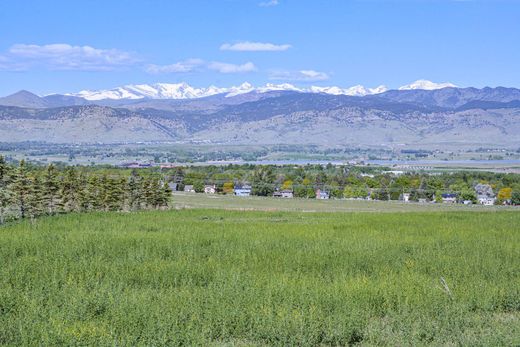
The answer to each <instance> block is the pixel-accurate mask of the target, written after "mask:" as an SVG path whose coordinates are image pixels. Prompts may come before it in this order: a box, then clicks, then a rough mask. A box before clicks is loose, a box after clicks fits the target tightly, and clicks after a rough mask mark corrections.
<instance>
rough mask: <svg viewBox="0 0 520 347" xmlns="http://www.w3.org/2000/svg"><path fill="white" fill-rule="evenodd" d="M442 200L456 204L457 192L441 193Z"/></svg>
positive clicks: (445, 202)
mask: <svg viewBox="0 0 520 347" xmlns="http://www.w3.org/2000/svg"><path fill="white" fill-rule="evenodd" d="M441 197H442V202H443V203H444V204H454V203H456V202H457V194H454V193H445V194H442V195H441Z"/></svg>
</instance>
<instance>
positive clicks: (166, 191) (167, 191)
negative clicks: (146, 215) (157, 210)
mask: <svg viewBox="0 0 520 347" xmlns="http://www.w3.org/2000/svg"><path fill="white" fill-rule="evenodd" d="M158 195H159V206H160V207H168V205H169V204H170V200H171V196H172V190H171V188H170V186H169V185H168V182H164V183H163V185H162V187H161V189H160V190H159V191H158Z"/></svg>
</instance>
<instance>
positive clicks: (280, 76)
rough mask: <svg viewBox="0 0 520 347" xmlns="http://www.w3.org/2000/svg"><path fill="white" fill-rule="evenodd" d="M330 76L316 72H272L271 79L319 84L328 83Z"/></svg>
mask: <svg viewBox="0 0 520 347" xmlns="http://www.w3.org/2000/svg"><path fill="white" fill-rule="evenodd" d="M329 78H330V76H329V75H328V74H327V73H325V72H320V71H314V70H300V71H271V73H270V74H269V79H271V80H285V81H302V82H317V81H326V80H328V79H329Z"/></svg>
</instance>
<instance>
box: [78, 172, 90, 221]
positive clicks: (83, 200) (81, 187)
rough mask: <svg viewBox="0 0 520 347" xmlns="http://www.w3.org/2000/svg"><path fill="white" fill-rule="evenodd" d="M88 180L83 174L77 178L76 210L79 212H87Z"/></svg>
mask: <svg viewBox="0 0 520 347" xmlns="http://www.w3.org/2000/svg"><path fill="white" fill-rule="evenodd" d="M87 182H88V179H87V176H86V175H85V173H83V172H81V173H80V174H79V177H78V209H79V211H80V212H86V211H88V210H89V192H88V185H87Z"/></svg>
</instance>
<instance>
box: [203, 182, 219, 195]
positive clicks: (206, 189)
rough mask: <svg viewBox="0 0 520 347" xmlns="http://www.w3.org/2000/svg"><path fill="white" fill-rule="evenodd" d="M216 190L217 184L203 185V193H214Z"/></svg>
mask: <svg viewBox="0 0 520 347" xmlns="http://www.w3.org/2000/svg"><path fill="white" fill-rule="evenodd" d="M216 192H217V186H215V185H214V184H212V185H205V186H204V193H206V194H215V193H216Z"/></svg>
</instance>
